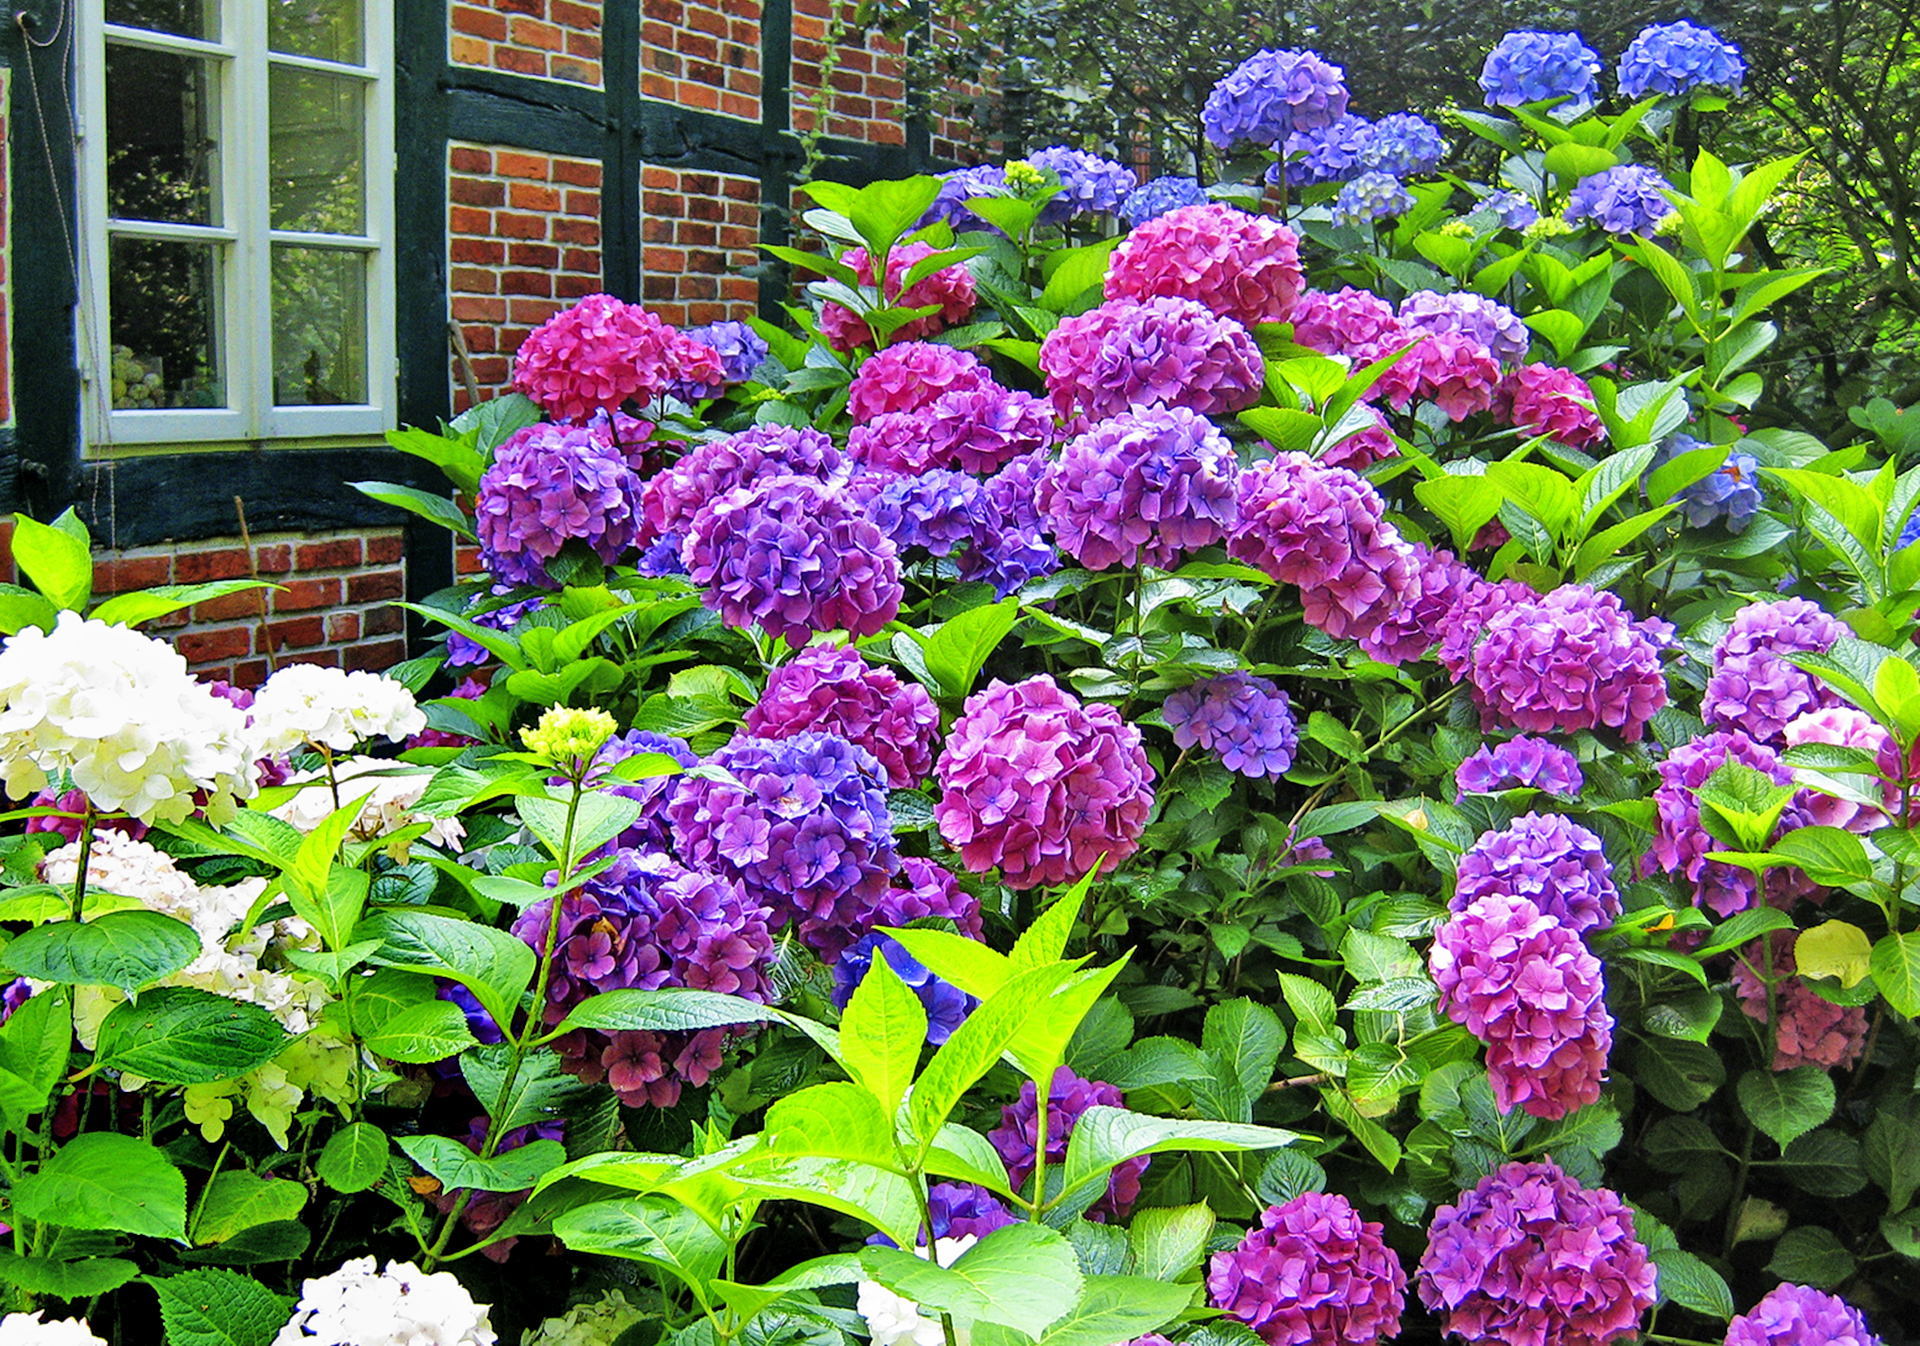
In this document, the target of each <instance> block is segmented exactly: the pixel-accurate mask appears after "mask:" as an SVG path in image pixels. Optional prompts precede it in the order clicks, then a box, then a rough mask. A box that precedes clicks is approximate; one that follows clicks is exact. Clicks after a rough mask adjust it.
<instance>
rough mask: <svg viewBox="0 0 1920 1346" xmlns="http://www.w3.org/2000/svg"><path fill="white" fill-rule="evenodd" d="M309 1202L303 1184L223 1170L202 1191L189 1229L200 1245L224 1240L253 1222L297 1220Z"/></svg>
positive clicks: (243, 1170)
mask: <svg viewBox="0 0 1920 1346" xmlns="http://www.w3.org/2000/svg"><path fill="white" fill-rule="evenodd" d="M306 1204H307V1189H306V1188H305V1187H304V1186H303V1185H301V1184H300V1183H297V1182H290V1181H288V1180H287V1179H285V1178H263V1177H261V1176H260V1175H259V1174H257V1173H250V1172H248V1171H247V1170H246V1169H244V1168H230V1169H223V1170H221V1171H220V1172H219V1173H216V1174H214V1175H213V1178H212V1180H211V1181H209V1182H208V1183H207V1187H206V1190H205V1191H204V1192H203V1193H202V1194H201V1196H200V1208H199V1210H198V1212H196V1214H195V1215H194V1220H193V1229H192V1230H191V1231H190V1232H191V1235H192V1238H193V1241H194V1242H195V1243H198V1244H208V1243H224V1242H226V1240H228V1239H230V1238H232V1237H233V1236H234V1235H235V1234H238V1233H239V1232H240V1231H241V1230H243V1229H250V1228H252V1227H253V1226H254V1225H261V1224H272V1223H274V1222H275V1221H279V1220H293V1219H297V1218H299V1215H300V1212H301V1211H302V1210H304V1209H305V1208H306Z"/></svg>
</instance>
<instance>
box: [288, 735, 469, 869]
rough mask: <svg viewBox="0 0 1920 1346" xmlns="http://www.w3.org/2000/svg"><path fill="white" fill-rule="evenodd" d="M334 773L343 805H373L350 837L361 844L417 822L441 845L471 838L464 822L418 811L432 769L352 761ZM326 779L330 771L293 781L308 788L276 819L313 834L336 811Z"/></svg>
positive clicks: (300, 775)
mask: <svg viewBox="0 0 1920 1346" xmlns="http://www.w3.org/2000/svg"><path fill="white" fill-rule="evenodd" d="M333 772H334V778H335V780H336V781H337V782H338V783H339V787H340V802H341V803H342V804H348V803H351V802H352V801H354V800H356V799H365V800H366V801H367V802H366V805H365V807H363V808H362V809H361V810H360V816H359V817H358V818H357V819H355V821H354V824H353V829H352V830H351V831H350V832H348V833H347V835H348V836H349V837H351V838H352V839H353V840H355V841H374V840H377V839H378V838H380V837H386V836H392V835H393V834H394V833H395V832H398V831H400V830H401V829H403V828H406V827H410V826H412V825H413V824H414V823H426V824H427V830H426V833H425V835H424V837H423V838H422V839H423V840H425V841H429V842H431V843H433V844H434V845H436V846H445V847H448V848H452V847H456V846H458V845H459V844H460V842H461V841H462V840H463V839H464V838H465V837H466V835H467V829H466V827H465V826H464V825H463V824H462V823H461V822H460V820H459V819H458V818H429V817H427V816H426V815H425V814H421V813H415V812H414V811H413V806H414V805H415V804H418V803H419V802H420V796H421V795H423V794H425V793H426V792H427V785H428V783H429V782H431V781H432V780H433V772H432V771H431V770H428V769H426V768H424V767H422V768H408V767H407V766H406V765H405V764H404V763H400V762H390V761H387V760H385V759H384V758H379V757H349V758H345V759H343V760H341V761H337V762H335V763H334V764H333ZM326 780H327V775H326V773H325V772H324V771H303V772H299V773H297V774H295V775H293V776H289V777H288V778H287V782H286V783H287V784H289V785H303V786H306V787H307V788H305V789H303V790H301V791H300V793H299V794H297V795H295V796H294V797H293V798H292V799H289V800H288V801H287V802H286V803H284V804H282V805H280V806H279V807H278V808H276V809H274V810H272V812H273V816H274V817H276V818H278V819H280V820H281V821H282V822H288V823H292V824H293V825H294V826H295V827H297V828H299V829H300V830H301V831H302V832H311V831H313V829H314V828H316V827H318V826H319V825H320V824H321V823H322V822H324V821H326V819H327V817H328V816H329V815H330V814H332V812H333V810H334V803H333V792H332V791H331V790H329V789H327V788H326Z"/></svg>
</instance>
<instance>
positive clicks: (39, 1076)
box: [0, 986, 73, 1131]
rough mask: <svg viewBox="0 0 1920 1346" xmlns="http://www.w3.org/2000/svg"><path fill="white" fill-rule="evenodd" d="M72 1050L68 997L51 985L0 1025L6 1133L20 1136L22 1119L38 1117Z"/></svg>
mask: <svg viewBox="0 0 1920 1346" xmlns="http://www.w3.org/2000/svg"><path fill="white" fill-rule="evenodd" d="M72 1048H73V992H72V991H70V990H68V989H67V988H66V987H64V986H54V987H50V988H48V989H47V990H44V991H42V992H40V993H39V994H38V995H35V996H32V997H31V998H29V999H28V1001H27V1003H26V1004H24V1005H22V1006H21V1007H20V1008H19V1009H17V1010H15V1011H14V1012H13V1014H12V1015H11V1017H9V1018H8V1019H7V1022H6V1023H5V1024H4V1025H0V1073H3V1074H4V1078H5V1079H6V1081H7V1084H6V1087H5V1088H0V1118H4V1120H5V1123H6V1126H7V1127H8V1129H10V1130H13V1131H25V1130H26V1128H27V1119H28V1118H29V1117H31V1116H33V1115H34V1114H35V1113H38V1112H42V1111H44V1110H45V1108H46V1106H47V1100H48V1098H49V1097H50V1096H51V1095H52V1093H53V1087H54V1085H56V1084H58V1083H59V1082H60V1077H61V1076H62V1075H64V1074H66V1073H67V1058H68V1056H69V1055H70V1054H71V1052H72Z"/></svg>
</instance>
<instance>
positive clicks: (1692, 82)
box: [1619, 19, 1747, 98]
mask: <svg viewBox="0 0 1920 1346" xmlns="http://www.w3.org/2000/svg"><path fill="white" fill-rule="evenodd" d="M1619 76H1620V92H1621V93H1623V94H1625V95H1626V96H1627V97H1629V98H1645V97H1646V96H1647V95H1648V94H1650V93H1658V94H1667V95H1669V96H1679V95H1683V94H1690V93H1692V92H1693V91H1694V90H1695V89H1703V88H1713V89H1725V90H1726V91H1727V92H1728V93H1730V94H1737V93H1739V92H1740V86H1741V84H1742V82H1744V81H1745V79H1746V77H1747V63H1746V62H1745V61H1743V60H1742V59H1741V58H1740V48H1738V47H1736V46H1734V45H1733V44H1732V43H1730V42H1722V41H1721V40H1720V37H1719V35H1718V34H1717V33H1715V32H1713V31H1712V30H1711V29H1707V28H1702V27H1700V26H1699V25H1698V24H1694V23H1689V22H1687V20H1685V19H1681V20H1680V21H1679V22H1677V23H1655V24H1649V25H1648V26H1647V27H1645V28H1642V29H1641V30H1640V33H1639V36H1637V37H1635V38H1634V39H1633V41H1631V42H1629V43H1627V49H1626V50H1625V51H1623V52H1621V53H1620V68H1619Z"/></svg>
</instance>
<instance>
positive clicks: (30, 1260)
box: [0, 1252, 140, 1299]
mask: <svg viewBox="0 0 1920 1346" xmlns="http://www.w3.org/2000/svg"><path fill="white" fill-rule="evenodd" d="M139 1274H140V1268H139V1267H138V1266H137V1265H136V1264H134V1263H132V1262H129V1261H127V1260H126V1259H125V1258H124V1257H84V1258H75V1259H73V1260H63V1259H59V1258H53V1257H21V1256H19V1255H18V1254H16V1253H13V1252H0V1281H5V1282H7V1284H9V1285H12V1286H15V1287H16V1288H18V1289H21V1290H25V1291H26V1292H27V1293H28V1294H30V1295H52V1296H54V1297H55V1298H57V1299H92V1298H94V1297H95V1296H96V1295H104V1294H106V1293H108V1292H109V1291H112V1290H118V1289H119V1288H120V1287H121V1286H123V1285H125V1284H126V1283H127V1282H128V1281H130V1280H132V1279H133V1278H134V1277H135V1276H138V1275H139Z"/></svg>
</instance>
